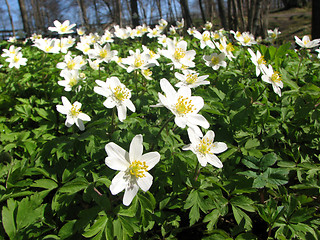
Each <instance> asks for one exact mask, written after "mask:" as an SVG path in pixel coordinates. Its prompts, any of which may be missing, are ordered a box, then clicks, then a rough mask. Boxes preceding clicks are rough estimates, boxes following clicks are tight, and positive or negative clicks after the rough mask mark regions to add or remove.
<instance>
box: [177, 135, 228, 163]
mask: <svg viewBox="0 0 320 240" xmlns="http://www.w3.org/2000/svg"><path fill="white" fill-rule="evenodd" d="M188 135H189V139H190V142H191V144H189V145H186V146H184V147H183V148H182V150H191V151H192V152H193V153H194V154H196V155H197V158H198V161H199V163H200V165H201V166H202V167H205V166H206V165H207V163H210V164H212V165H213V166H215V167H217V168H222V167H223V164H222V162H221V161H220V159H219V158H218V157H217V156H216V155H215V154H218V153H222V152H224V151H226V150H227V149H228V147H227V145H226V144H225V143H223V142H213V141H214V136H215V135H214V132H213V131H212V130H209V131H208V132H207V133H206V134H205V135H204V137H203V138H200V137H199V136H197V135H196V134H195V133H194V132H193V130H191V129H188Z"/></svg>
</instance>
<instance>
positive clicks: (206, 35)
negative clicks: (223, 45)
mask: <svg viewBox="0 0 320 240" xmlns="http://www.w3.org/2000/svg"><path fill="white" fill-rule="evenodd" d="M194 37H195V38H197V39H199V40H200V48H201V49H204V48H205V47H206V46H208V47H210V48H212V49H214V48H215V46H214V43H213V42H212V41H211V34H210V32H209V31H204V32H203V33H202V34H201V33H200V32H198V31H196V32H195V33H194Z"/></svg>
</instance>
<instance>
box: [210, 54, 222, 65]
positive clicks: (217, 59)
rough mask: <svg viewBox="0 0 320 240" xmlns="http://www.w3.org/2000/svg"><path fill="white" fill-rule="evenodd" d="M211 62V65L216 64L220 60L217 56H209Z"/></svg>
mask: <svg viewBox="0 0 320 240" xmlns="http://www.w3.org/2000/svg"><path fill="white" fill-rule="evenodd" d="M211 62H212V64H213V65H217V64H218V63H219V62H220V60H219V57H217V56H213V57H212V58H211Z"/></svg>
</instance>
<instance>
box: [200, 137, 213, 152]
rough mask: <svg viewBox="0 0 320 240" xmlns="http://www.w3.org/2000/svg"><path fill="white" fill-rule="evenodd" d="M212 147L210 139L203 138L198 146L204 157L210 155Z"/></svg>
mask: <svg viewBox="0 0 320 240" xmlns="http://www.w3.org/2000/svg"><path fill="white" fill-rule="evenodd" d="M212 146H213V144H212V143H211V141H210V140H209V139H208V138H203V139H202V140H201V141H200V143H199V145H198V146H197V149H198V151H199V152H200V153H201V154H202V155H206V154H210V151H211V148H212Z"/></svg>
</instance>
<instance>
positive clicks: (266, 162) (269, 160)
mask: <svg viewBox="0 0 320 240" xmlns="http://www.w3.org/2000/svg"><path fill="white" fill-rule="evenodd" d="M276 161H277V155H276V154H274V153H269V154H267V155H264V156H263V157H262V158H261V159H260V164H259V166H260V169H261V170H262V171H265V170H266V169H267V168H268V167H271V166H272V165H273V164H275V163H276Z"/></svg>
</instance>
